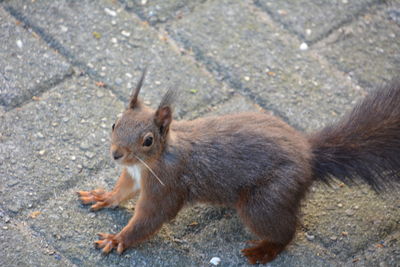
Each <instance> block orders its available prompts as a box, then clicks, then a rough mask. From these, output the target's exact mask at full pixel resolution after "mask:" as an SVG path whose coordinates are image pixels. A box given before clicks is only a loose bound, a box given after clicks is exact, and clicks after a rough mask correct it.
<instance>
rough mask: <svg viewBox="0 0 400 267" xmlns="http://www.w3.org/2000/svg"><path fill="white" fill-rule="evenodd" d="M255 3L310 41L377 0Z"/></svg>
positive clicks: (330, 30) (364, 9) (349, 18)
mask: <svg viewBox="0 0 400 267" xmlns="http://www.w3.org/2000/svg"><path fill="white" fill-rule="evenodd" d="M254 2H255V4H256V5H258V6H260V7H261V8H262V9H263V10H265V11H266V12H267V13H268V14H270V15H271V16H272V17H273V18H274V20H276V21H278V22H279V23H281V24H283V25H284V26H285V27H286V28H287V29H289V30H290V31H291V32H294V33H295V34H297V35H298V36H299V37H300V38H301V39H302V40H305V41H306V42H309V43H313V42H315V41H318V40H320V39H323V38H324V37H326V36H328V35H329V34H330V33H331V32H332V31H334V30H336V29H337V28H339V27H340V26H341V25H343V24H345V23H348V22H350V21H352V20H354V19H356V18H357V16H358V15H359V14H362V13H363V12H365V11H366V10H367V9H368V8H369V7H370V6H372V5H375V4H377V3H379V2H380V1H379V0H362V1H348V0H333V1H332V0H331V1H321V0H319V1H307V0H300V1H298V0H297V1H290V0H285V1H270V0H255V1H254Z"/></svg>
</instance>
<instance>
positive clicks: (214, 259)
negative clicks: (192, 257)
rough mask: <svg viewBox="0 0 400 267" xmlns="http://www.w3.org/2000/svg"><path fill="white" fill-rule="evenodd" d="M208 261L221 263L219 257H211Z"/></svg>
mask: <svg viewBox="0 0 400 267" xmlns="http://www.w3.org/2000/svg"><path fill="white" fill-rule="evenodd" d="M210 263H211V264H212V265H218V264H220V263H221V259H220V258H219V257H212V258H211V260H210Z"/></svg>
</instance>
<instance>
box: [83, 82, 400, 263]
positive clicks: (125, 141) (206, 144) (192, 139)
mask: <svg viewBox="0 0 400 267" xmlns="http://www.w3.org/2000/svg"><path fill="white" fill-rule="evenodd" d="M143 78H144V75H143V76H142V78H141V82H140V83H139V86H138V87H137V88H136V90H135V91H134V93H133V94H132V95H133V97H132V98H131V101H130V103H129V106H128V109H127V110H126V111H125V112H124V114H123V116H122V117H121V118H120V119H119V120H118V121H117V122H116V123H115V127H113V132H112V145H111V153H112V155H113V157H114V158H117V162H118V163H119V164H121V165H123V166H132V165H134V164H140V161H139V160H138V158H140V159H141V160H143V161H144V162H145V163H146V164H147V165H148V166H149V167H150V168H151V169H152V170H153V172H154V173H152V172H150V171H148V169H147V168H144V167H143V166H142V167H143V168H142V170H143V171H142V173H141V174H142V177H141V180H140V183H141V189H140V197H139V200H138V202H137V204H136V208H135V214H134V216H133V217H132V219H131V220H130V221H129V223H128V225H127V226H125V227H124V228H123V229H122V231H121V232H120V233H118V234H116V235H109V234H100V240H99V241H97V242H96V244H97V246H98V247H100V248H103V252H105V253H108V252H110V251H111V250H112V249H113V248H116V250H117V251H118V252H119V253H122V252H123V250H124V249H125V248H127V247H132V246H136V245H137V244H139V243H140V242H143V241H144V240H146V239H148V238H149V237H150V236H151V235H153V234H155V233H156V232H157V231H158V230H159V229H160V228H161V226H162V225H163V223H165V222H168V221H169V220H171V219H172V218H174V217H175V216H176V214H177V213H178V212H179V210H180V209H181V208H182V207H183V206H184V205H186V204H188V203H195V202H206V203H212V204H222V205H226V206H229V207H234V208H236V209H237V211H238V214H239V215H240V217H241V218H242V220H243V222H244V224H245V225H247V226H248V227H249V228H250V230H252V232H254V234H256V235H257V236H258V237H260V238H261V240H260V241H256V242H255V246H253V247H250V248H247V249H244V250H243V253H244V255H245V256H246V257H247V258H248V260H249V262H250V263H253V264H254V263H257V262H259V263H266V262H269V261H271V260H273V259H274V258H275V257H276V256H277V255H278V254H279V253H280V252H281V251H282V250H283V249H284V248H285V247H286V246H287V244H289V242H290V241H291V240H292V239H293V236H294V233H295V229H296V224H297V221H298V218H297V215H298V213H299V208H300V203H301V200H302V199H303V198H304V196H305V194H306V192H307V189H308V188H309V186H310V185H311V183H312V182H313V180H315V179H316V178H319V179H322V178H324V177H325V176H326V175H327V174H325V173H323V171H326V172H327V173H333V174H335V172H332V171H329V169H328V170H327V169H326V168H325V166H324V165H321V162H329V164H328V165H329V166H330V167H331V168H340V166H338V165H334V164H335V163H334V162H336V161H335V160H337V158H335V156H334V155H332V154H329V153H328V150H326V149H325V147H326V146H330V147H331V148H332V147H334V146H335V145H329V144H330V143H329V142H327V144H325V143H324V142H322V143H321V140H325V139H322V137H321V136H323V135H322V134H316V135H314V136H312V137H311V138H307V137H306V136H304V135H303V134H302V133H299V132H297V131H296V130H294V129H293V128H292V127H290V126H289V125H287V124H286V123H284V122H283V121H281V120H280V119H278V118H276V117H273V116H270V115H267V114H264V113H241V114H234V115H226V116H220V117H212V118H200V119H197V120H193V121H172V108H171V101H172V100H173V95H172V94H171V93H170V92H169V93H168V94H167V95H166V96H165V97H164V99H163V100H162V101H161V104H160V106H159V107H158V109H157V110H152V109H150V108H148V107H146V106H144V105H143V104H142V103H141V102H140V100H139V99H137V96H138V93H139V90H140V86H141V83H142V82H143ZM393 90H394V91H396V92H397V94H398V95H399V93H398V92H400V88H399V87H396V88H395V89H393ZM389 95H390V96H392V94H388V95H387V98H389ZM394 101H395V102H394V103H396V105H397V106H400V96H396V99H395V100H394ZM393 108H395V107H393ZM396 108H397V111H399V110H400V108H399V107H396ZM396 108H395V109H396ZM383 112H384V113H385V112H386V111H383ZM357 114H358V113H357ZM350 116H353V117H356V118H357V119H358V120H361V119H360V118H358V117H357V116H354V115H350ZM359 117H360V116H359ZM350 120H351V119H350ZM377 123H378V124H376V125H375V126H376V129H378V130H376V131H375V132H378V131H380V132H383V133H388V132H389V130H388V129H386V128H385V127H389V128H390V129H391V128H396V131H394V135H393V136H388V135H387V136H385V135H384V134H383V136H384V137H383V138H382V139H381V140H379V142H381V143H382V142H383V143H385V142H391V144H394V143H395V144H396V147H395V150H396V151H397V152H398V151H400V145H399V143H398V141H399V137H400V134H399V129H400V124H399V123H398V119H397V121H396V122H395V123H393V122H392V123H391V124H390V122H389V126H388V125H387V124H386V123H385V124H381V125H379V122H377ZM349 127H350V128H351V126H349ZM334 129H335V128H334ZM338 129H339V130H337V131H336V132H334V131H332V130H331V131H330V135H329V134H328V137H327V139H326V140H328V141H329V140H330V139H332V140H334V141H331V143H334V144H336V146H338V145H340V144H343V146H345V147H346V148H347V149H353V148H354V147H356V148H357V147H360V146H365V145H364V144H362V143H360V142H359V140H357V139H354V143H353V144H352V145H351V146H350V145H349V144H348V143H347V141H346V137H343V135H345V134H346V133H345V132H344V131H347V132H349V129H346V127H342V128H340V127H339V128H338ZM360 129H363V128H360ZM365 130H366V131H367V133H368V130H367V129H365ZM321 133H324V132H321ZM148 136H151V137H152V138H153V139H152V141H153V142H152V144H151V145H150V146H146V145H145V143H146V138H147V137H148ZM369 136H372V138H375V136H376V134H375V135H374V134H373V133H370V134H369ZM329 138H330V139H329ZM366 138H367V137H366ZM393 139H395V142H394V141H393ZM360 149H361V148H360ZM378 150H379V149H378ZM329 151H330V150H329ZM356 151H359V150H356ZM362 151H365V150H362ZM378 152H379V151H378ZM364 153H365V154H367V152H364ZM361 154H362V153H361V152H355V153H353V155H352V156H353V157H357V155H361ZM388 155H389V154H388ZM391 156H393V155H391ZM397 156H398V154H397ZM328 159H330V160H331V161H329V160H328ZM374 160H375V161H379V162H385V159H379V160H378V159H377V158H375V159H374ZM332 166H334V167H332ZM387 166H389V165H387ZM398 167H399V166H396V168H397V169H396V170H398ZM388 170H393V168H392V169H390V168H389V169H388ZM398 173H399V172H397V177H396V178H398ZM351 174H352V175H353V173H351ZM355 174H357V173H355ZM358 174H359V173H358ZM317 175H320V176H319V177H317ZM346 177H347V176H346ZM158 179H160V180H161V181H162V183H163V184H161V182H160V181H159V180H158ZM132 182H133V180H132V178H131V177H130V176H129V174H128V173H127V172H126V170H125V169H124V171H123V173H122V175H121V177H120V179H119V180H118V182H117V185H116V186H115V188H114V190H113V191H112V192H111V193H105V192H101V193H100V194H99V193H98V192H97V191H91V192H80V193H79V194H80V196H81V200H82V201H83V202H84V203H89V202H96V204H94V206H92V207H94V209H98V208H102V207H108V206H113V205H117V204H118V203H119V202H120V201H122V200H124V199H126V198H129V197H131V196H133V192H132V190H131V188H132V186H133V184H132ZM377 183H378V182H377ZM103 196H104V197H103Z"/></svg>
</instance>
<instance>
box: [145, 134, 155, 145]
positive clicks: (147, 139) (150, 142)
mask: <svg viewBox="0 0 400 267" xmlns="http://www.w3.org/2000/svg"><path fill="white" fill-rule="evenodd" d="M152 144H153V137H151V136H148V137H146V139H144V142H143V146H151V145H152Z"/></svg>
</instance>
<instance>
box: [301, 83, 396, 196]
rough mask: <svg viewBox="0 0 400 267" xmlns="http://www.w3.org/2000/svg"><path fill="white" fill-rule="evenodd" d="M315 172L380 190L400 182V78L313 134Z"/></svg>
mask: <svg viewBox="0 0 400 267" xmlns="http://www.w3.org/2000/svg"><path fill="white" fill-rule="evenodd" d="M309 142H310V144H311V150H312V153H313V156H314V160H313V163H312V168H313V176H314V179H316V180H322V181H324V182H326V183H329V182H330V180H331V179H332V178H333V177H336V178H338V179H339V180H341V181H342V182H344V183H346V184H354V183H356V182H357V181H356V180H355V178H361V180H363V181H364V182H366V183H368V184H369V185H370V186H371V187H372V188H373V189H375V190H376V191H379V190H382V189H386V188H390V187H391V186H393V185H396V184H399V183H400V80H395V81H393V82H392V83H391V84H390V85H388V86H386V87H383V88H381V89H379V90H375V91H373V92H371V93H370V94H369V95H367V96H366V97H365V98H364V99H363V100H361V101H360V102H359V103H358V104H357V105H356V107H355V108H354V109H353V110H352V111H351V112H349V113H348V114H347V115H346V116H344V117H343V118H342V119H341V120H340V121H339V122H337V123H335V124H333V125H331V126H328V127H326V128H324V129H322V130H321V131H319V132H316V133H314V134H312V135H311V136H310V137H309Z"/></svg>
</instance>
